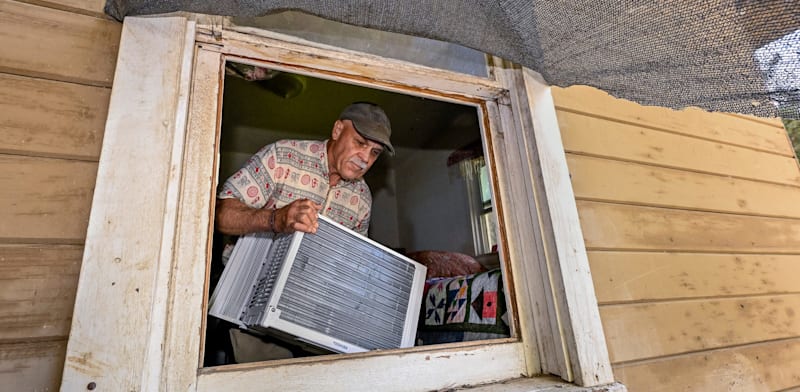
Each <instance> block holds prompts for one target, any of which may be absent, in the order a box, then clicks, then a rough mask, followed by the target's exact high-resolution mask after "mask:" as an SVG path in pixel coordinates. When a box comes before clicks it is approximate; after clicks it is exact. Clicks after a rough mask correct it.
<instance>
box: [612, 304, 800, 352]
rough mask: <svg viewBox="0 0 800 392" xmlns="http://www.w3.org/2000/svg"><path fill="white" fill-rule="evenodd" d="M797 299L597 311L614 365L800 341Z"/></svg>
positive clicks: (619, 307) (636, 306) (632, 306)
mask: <svg viewBox="0 0 800 392" xmlns="http://www.w3.org/2000/svg"><path fill="white" fill-rule="evenodd" d="M798 309H800V294H784V295H774V296H762V297H742V298H723V299H714V300H708V299H700V300H685V301H674V302H656V303H643V304H624V305H605V306H601V307H600V316H601V318H602V320H603V330H604V331H605V333H606V340H607V342H608V351H609V355H610V356H611V361H612V362H624V361H632V360H639V359H645V358H653V357H660V356H664V355H674V354H679V353H685V352H691V351H699V350H708V349H712V348H720V347H727V346H735V345H741V344H747V343H754V342H760V341H766V340H775V339H782V338H791V337H796V336H800V318H799V317H798V315H799V314H800V310H798Z"/></svg>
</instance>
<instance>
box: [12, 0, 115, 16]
mask: <svg viewBox="0 0 800 392" xmlns="http://www.w3.org/2000/svg"><path fill="white" fill-rule="evenodd" d="M15 1H19V2H20V3H29V4H35V5H40V6H42V7H48V8H54V9H58V10H63V11H69V12H76V13H79V14H85V15H94V16H99V17H104V18H110V17H109V16H106V15H105V13H104V12H103V7H104V6H105V4H106V2H105V0H54V1H47V0H15Z"/></svg>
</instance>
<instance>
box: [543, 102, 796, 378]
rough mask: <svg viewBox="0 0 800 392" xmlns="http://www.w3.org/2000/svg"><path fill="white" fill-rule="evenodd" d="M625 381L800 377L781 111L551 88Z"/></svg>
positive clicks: (790, 171) (792, 196)
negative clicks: (762, 115)
mask: <svg viewBox="0 0 800 392" xmlns="http://www.w3.org/2000/svg"><path fill="white" fill-rule="evenodd" d="M553 96H554V100H555V105H556V109H557V113H558V120H559V126H560V128H561V133H562V138H563V141H564V149H565V151H566V153H567V163H568V166H569V169H570V175H571V178H572V183H573V187H574V191H575V198H576V202H577V205H578V212H579V215H580V219H581V228H582V230H583V234H584V240H585V244H586V247H587V251H588V256H589V262H590V265H591V269H592V277H593V281H594V285H595V290H596V294H597V299H598V303H599V305H600V315H601V319H602V321H603V328H604V331H605V336H606V341H607V343H608V348H609V355H610V357H611V361H612V366H613V368H614V376H615V378H616V379H617V380H619V381H621V382H623V383H625V384H626V385H627V387H628V390H630V391H634V392H635V391H675V390H685V391H728V390H748V391H768V390H772V391H775V390H784V389H790V388H798V386H800V371H798V370H797V369H800V365H798V362H799V361H800V319H798V312H799V311H798V310H797V309H800V281H798V280H797V279H796V277H797V276H798V275H799V274H800V207H798V203H796V202H794V201H796V200H799V199H800V170H799V169H798V164H797V161H796V159H795V156H794V152H793V151H792V148H791V144H790V143H789V140H788V136H787V135H786V131H785V130H784V129H783V126H782V125H781V123H780V121H779V120H773V119H756V118H752V117H748V116H741V115H732V114H724V113H707V112H704V111H702V110H698V109H694V108H692V109H686V110H682V111H676V110H670V109H666V108H659V107H643V106H640V105H637V104H635V103H632V102H628V101H623V100H619V99H615V98H613V97H611V96H609V95H608V94H606V93H603V92H601V91H599V90H596V89H591V88H588V87H570V88H567V89H562V88H554V91H553Z"/></svg>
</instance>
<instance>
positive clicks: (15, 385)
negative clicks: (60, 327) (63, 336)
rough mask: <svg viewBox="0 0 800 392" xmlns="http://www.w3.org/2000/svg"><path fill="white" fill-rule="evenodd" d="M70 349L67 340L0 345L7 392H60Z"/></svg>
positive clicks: (1, 376) (2, 379) (1, 382)
mask: <svg viewBox="0 0 800 392" xmlns="http://www.w3.org/2000/svg"><path fill="white" fill-rule="evenodd" d="M66 346H67V342H66V340H55V341H39V342H20V343H0V385H2V388H3V390H4V391H56V390H58V385H59V383H60V382H61V369H62V366H63V365H64V352H65V350H66Z"/></svg>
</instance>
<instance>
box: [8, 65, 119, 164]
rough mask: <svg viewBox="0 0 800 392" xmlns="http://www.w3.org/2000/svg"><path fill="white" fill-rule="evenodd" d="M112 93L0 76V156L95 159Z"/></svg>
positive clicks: (31, 79) (95, 88)
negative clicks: (4, 154) (5, 154)
mask: <svg viewBox="0 0 800 392" xmlns="http://www.w3.org/2000/svg"><path fill="white" fill-rule="evenodd" d="M110 93H111V91H110V90H109V89H107V88H103V87H93V86H83V85H79V84H73V83H63V82H54V81H49V80H44V79H36V78H28V77H21V76H14V75H7V74H0V112H2V113H3V118H2V120H0V133H2V134H3V135H4V136H3V138H2V139H0V152H5V153H14V154H25V155H45V156H55V157H59V156H60V157H69V158H79V159H86V160H97V159H98V157H99V156H100V145H101V143H102V140H103V128H104V127H105V121H106V114H107V111H108V99H109V96H110Z"/></svg>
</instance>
